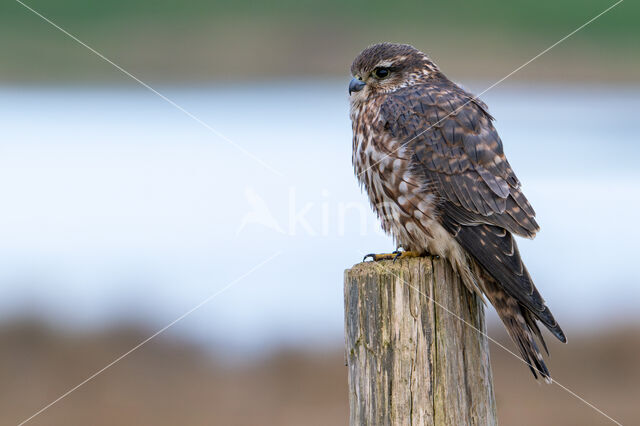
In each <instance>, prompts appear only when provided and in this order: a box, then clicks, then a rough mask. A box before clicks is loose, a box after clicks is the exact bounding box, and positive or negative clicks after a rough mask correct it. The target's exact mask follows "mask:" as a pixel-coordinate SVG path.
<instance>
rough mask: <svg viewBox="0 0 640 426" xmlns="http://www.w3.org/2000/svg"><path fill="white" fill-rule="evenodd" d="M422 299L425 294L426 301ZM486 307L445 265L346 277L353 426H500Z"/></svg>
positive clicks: (408, 264)
mask: <svg viewBox="0 0 640 426" xmlns="http://www.w3.org/2000/svg"><path fill="white" fill-rule="evenodd" d="M421 293H422V294H421ZM430 298H433V299H435V300H436V301H437V302H438V303H439V304H441V305H442V306H444V307H446V308H447V309H448V310H449V311H451V312H453V314H455V315H457V316H459V317H461V318H463V319H464V320H465V321H467V322H468V323H470V324H473V326H474V327H476V328H478V329H479V330H482V331H483V332H486V327H485V321H484V309H483V304H482V302H481V301H480V300H479V298H478V297H476V296H475V295H473V294H471V293H470V292H469V291H467V290H466V288H464V287H463V285H462V284H461V281H460V279H459V278H458V277H457V275H456V274H455V273H454V272H453V270H452V269H451V267H450V266H449V264H448V263H447V262H446V261H445V260H444V259H433V258H430V257H424V258H414V259H408V260H407V259H405V260H398V261H397V262H395V263H393V262H391V261H382V262H367V263H360V264H357V265H355V266H354V267H353V268H352V269H348V270H346V271H345V284H344V302H345V341H346V358H347V365H348V367H349V405H350V409H351V416H350V425H351V426H356V425H358V426H359V425H393V426H395V425H421V426H422V425H483V426H484V425H495V424H497V419H496V403H495V398H494V395H493V383H492V377H491V365H490V364H489V347H488V342H487V339H486V337H484V336H483V335H482V334H480V333H478V332H477V331H476V330H474V329H472V328H471V327H469V326H468V325H466V324H464V323H463V322H462V321H461V320H460V319H458V318H456V317H455V316H454V315H452V314H451V313H449V312H447V311H446V310H444V309H443V308H442V307H439V306H438V305H437V304H435V303H434V302H433V300H431V299H430Z"/></svg>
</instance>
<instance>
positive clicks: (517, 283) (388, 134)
mask: <svg viewBox="0 0 640 426" xmlns="http://www.w3.org/2000/svg"><path fill="white" fill-rule="evenodd" d="M351 74H352V76H353V79H352V80H351V82H350V84H349V102H350V115H351V122H352V128H353V156H352V161H353V166H354V168H355V173H356V176H357V178H358V181H359V182H360V184H361V186H362V187H364V189H365V190H366V192H367V194H368V196H369V200H370V201H371V205H372V206H373V209H374V210H375V212H376V214H377V215H378V218H379V219H380V221H381V224H382V228H383V229H384V230H385V232H387V233H388V234H391V235H392V236H393V238H394V240H395V243H396V244H398V246H399V247H402V248H403V249H404V250H403V251H401V252H394V254H391V255H371V256H372V257H373V258H374V260H380V259H386V258H390V257H394V258H395V257H398V256H401V257H404V256H419V255H434V256H441V257H443V258H445V259H447V261H448V262H449V263H450V264H451V266H452V267H453V268H454V269H455V270H456V272H457V273H458V274H459V275H460V277H461V278H462V281H463V283H464V285H465V286H466V287H467V288H468V289H469V290H470V291H472V292H475V293H477V294H479V295H480V296H481V297H482V295H483V294H484V295H485V296H486V297H487V298H488V300H489V301H490V302H491V304H492V305H493V306H494V307H495V309H496V311H497V313H498V315H499V316H500V318H501V320H502V322H503V323H504V325H505V327H506V329H507V332H508V333H509V335H510V336H511V338H512V339H513V341H514V342H515V344H516V345H517V347H518V349H519V350H520V353H521V355H522V357H523V359H524V361H526V362H527V363H528V364H529V367H530V368H531V372H532V373H533V375H534V377H536V378H538V377H541V378H543V379H545V380H546V381H550V375H549V370H548V369H547V366H546V365H545V363H544V360H543V358H542V354H541V353H540V350H539V349H538V343H536V338H537V339H538V341H539V342H540V343H541V344H542V346H543V348H544V349H545V351H547V347H546V344H545V342H544V340H543V338H542V334H541V332H540V329H539V327H538V321H539V322H540V323H542V324H544V326H545V327H547V329H549V331H550V332H551V333H552V334H553V335H554V336H556V337H557V338H558V339H559V340H560V341H562V342H566V338H565V335H564V333H563V332H562V330H561V329H560V326H559V325H558V323H557V322H556V320H555V319H554V318H553V315H552V314H551V311H549V308H548V307H547V306H546V305H545V302H544V300H543V299H542V296H541V295H540V293H539V292H538V290H537V289H536V287H535V285H534V284H533V280H532V278H531V276H530V275H529V272H528V271H527V268H526V267H525V266H524V264H523V262H522V259H521V257H520V253H519V251H518V247H517V245H516V242H515V240H514V235H518V236H521V237H526V238H533V237H535V235H536V232H538V230H539V227H538V224H537V223H536V220H535V212H534V210H533V208H532V207H531V204H529V202H528V201H527V199H526V198H525V196H524V194H523V193H522V190H521V189H520V181H519V180H518V178H517V177H516V175H515V173H514V172H513V170H512V169H511V166H510V165H509V162H508V161H507V158H506V157H505V154H504V152H503V148H502V141H501V140H500V137H499V136H498V133H497V131H496V129H495V128H494V126H493V123H492V122H493V117H492V116H491V115H490V114H489V112H488V108H487V106H486V105H485V104H484V103H483V102H481V101H480V100H478V99H477V98H475V97H474V96H473V95H471V94H470V93H468V92H466V91H465V90H463V89H462V88H461V87H460V86H458V85H457V84H455V83H453V82H452V81H451V80H449V79H448V78H447V77H445V75H444V74H443V73H442V72H441V71H440V70H439V69H438V67H437V66H436V64H435V63H433V62H432V61H431V60H430V59H429V57H428V56H427V55H425V54H424V53H422V52H420V51H419V50H417V49H415V48H414V47H412V46H409V45H403V44H391V43H382V44H376V45H373V46H370V47H368V48H367V49H365V50H364V51H362V52H361V53H360V54H359V55H358V56H357V57H356V59H355V60H354V61H353V64H352V65H351ZM547 353H548V351H547Z"/></svg>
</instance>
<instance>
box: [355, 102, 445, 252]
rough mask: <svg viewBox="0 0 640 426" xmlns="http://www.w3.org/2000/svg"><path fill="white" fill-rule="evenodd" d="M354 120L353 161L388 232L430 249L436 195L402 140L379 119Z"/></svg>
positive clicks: (406, 242) (402, 241) (400, 240)
mask: <svg viewBox="0 0 640 426" xmlns="http://www.w3.org/2000/svg"><path fill="white" fill-rule="evenodd" d="M363 114H366V112H360V117H359V118H360V119H357V120H354V121H353V157H352V160H353V165H354V170H355V173H356V176H357V178H358V181H359V182H360V184H361V186H362V187H364V189H365V191H366V192H367V195H368V196H369V201H370V202H371V206H372V207H373V210H374V211H375V212H376V214H377V216H378V218H379V219H380V222H381V225H382V228H383V229H384V230H385V232H387V233H390V234H391V235H393V237H394V239H395V240H396V242H397V243H399V244H402V245H403V246H405V247H406V248H411V249H416V250H420V251H423V250H426V249H427V246H428V243H427V241H426V239H427V238H428V237H429V235H430V234H431V231H430V228H431V227H432V226H433V223H434V215H435V197H434V195H433V194H431V193H430V192H429V190H428V188H427V187H425V185H424V184H423V182H422V181H423V179H421V178H420V176H417V175H416V174H415V172H414V171H413V170H412V168H411V165H410V158H409V156H408V153H407V150H406V149H405V147H404V146H403V145H402V141H398V140H396V139H394V138H393V137H392V136H391V135H390V134H389V133H388V132H386V131H384V130H380V127H378V126H375V125H371V124H370V123H375V121H369V120H367V119H362V118H363Z"/></svg>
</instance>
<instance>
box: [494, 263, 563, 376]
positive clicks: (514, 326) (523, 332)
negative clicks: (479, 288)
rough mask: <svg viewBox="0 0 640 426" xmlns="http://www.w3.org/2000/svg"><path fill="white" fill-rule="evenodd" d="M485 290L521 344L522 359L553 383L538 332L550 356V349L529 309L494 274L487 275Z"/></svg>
mask: <svg viewBox="0 0 640 426" xmlns="http://www.w3.org/2000/svg"><path fill="white" fill-rule="evenodd" d="M483 278H484V287H485V293H486V296H487V298H488V299H489V301H490V302H491V304H492V305H493V306H494V307H495V309H496V311H497V312H498V316H499V317H500V319H501V320H502V322H503V323H504V326H505V328H506V329H507V332H508V333H509V336H511V339H512V340H513V341H514V342H515V344H516V345H517V346H518V349H519V350H520V354H521V355H522V359H523V360H524V361H525V362H526V363H527V364H528V365H529V369H530V370H531V373H533V376H534V377H535V378H536V379H538V375H540V378H542V379H544V380H545V381H546V382H547V383H551V375H550V374H549V370H548V369H547V366H546V364H545V363H544V360H543V358H542V354H541V353H540V350H539V349H538V345H537V343H536V341H535V338H534V334H535V335H536V336H537V337H538V339H539V341H540V343H542V347H543V348H544V350H545V352H546V353H547V355H548V354H549V351H548V349H547V345H546V343H545V342H544V339H543V338H542V334H541V333H540V329H539V328H538V325H537V324H536V321H535V319H534V318H533V317H532V315H531V313H530V312H529V310H528V309H527V308H526V307H524V306H523V305H522V304H520V303H519V302H518V300H517V299H515V298H514V297H512V296H511V295H509V294H508V293H507V292H506V291H505V290H504V289H503V288H502V287H501V286H500V285H499V284H498V283H497V282H496V281H495V280H494V279H493V278H492V277H490V276H487V274H485V276H484V277H483Z"/></svg>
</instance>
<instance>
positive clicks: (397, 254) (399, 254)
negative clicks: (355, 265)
mask: <svg viewBox="0 0 640 426" xmlns="http://www.w3.org/2000/svg"><path fill="white" fill-rule="evenodd" d="M407 257H420V253H418V252H417V251H399V250H396V251H394V252H392V253H380V254H375V253H369V254H368V255H366V256H365V257H364V259H362V261H363V262H365V261H366V260H367V259H368V258H371V260H373V261H374V262H377V261H379V260H393V261H394V262H395V261H396V260H398V259H404V258H407Z"/></svg>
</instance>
